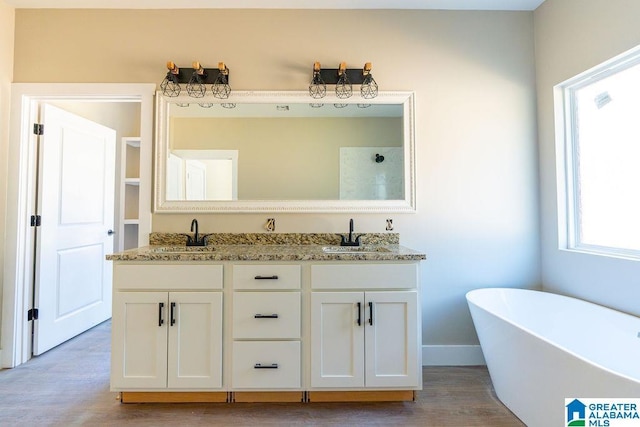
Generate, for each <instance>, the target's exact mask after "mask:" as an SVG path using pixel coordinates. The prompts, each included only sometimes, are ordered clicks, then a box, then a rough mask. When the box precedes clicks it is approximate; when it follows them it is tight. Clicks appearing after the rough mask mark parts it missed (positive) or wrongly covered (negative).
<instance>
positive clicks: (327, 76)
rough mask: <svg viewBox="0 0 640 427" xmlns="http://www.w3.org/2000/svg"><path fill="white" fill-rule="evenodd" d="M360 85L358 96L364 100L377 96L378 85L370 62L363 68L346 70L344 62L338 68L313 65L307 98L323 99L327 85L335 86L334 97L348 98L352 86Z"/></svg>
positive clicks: (315, 63) (351, 91)
mask: <svg viewBox="0 0 640 427" xmlns="http://www.w3.org/2000/svg"><path fill="white" fill-rule="evenodd" d="M354 84H356V85H360V95H361V96H362V97H363V98H365V99H372V98H375V97H376V96H378V83H376V81H375V79H374V78H373V75H372V74H371V62H367V63H366V64H364V67H363V68H361V69H360V68H354V69H351V68H347V63H346V62H341V63H340V65H339V66H338V68H325V69H323V68H322V67H321V66H320V63H319V62H314V63H313V77H312V79H311V83H310V84H309V96H311V97H312V98H314V99H320V98H324V97H325V95H326V94H327V85H335V92H336V97H337V98H340V99H346V98H350V97H351V96H352V95H353V85H354Z"/></svg>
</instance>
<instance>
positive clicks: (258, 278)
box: [254, 276, 278, 280]
mask: <svg viewBox="0 0 640 427" xmlns="http://www.w3.org/2000/svg"><path fill="white" fill-rule="evenodd" d="M254 279H256V280H278V276H256V277H254Z"/></svg>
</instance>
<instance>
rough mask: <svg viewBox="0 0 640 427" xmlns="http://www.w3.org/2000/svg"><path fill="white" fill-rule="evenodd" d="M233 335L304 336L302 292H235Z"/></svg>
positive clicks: (239, 336)
mask: <svg viewBox="0 0 640 427" xmlns="http://www.w3.org/2000/svg"><path fill="white" fill-rule="evenodd" d="M233 337H234V338H236V339H238V338H249V339H250V338H257V339H260V338H276V339H282V338H300V292H235V293H234V294H233Z"/></svg>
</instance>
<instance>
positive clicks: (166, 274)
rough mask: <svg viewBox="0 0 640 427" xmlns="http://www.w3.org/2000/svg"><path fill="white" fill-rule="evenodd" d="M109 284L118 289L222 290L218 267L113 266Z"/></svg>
mask: <svg viewBox="0 0 640 427" xmlns="http://www.w3.org/2000/svg"><path fill="white" fill-rule="evenodd" d="M113 283H114V284H117V287H118V289H184V290H191V289H197V290H210V289H222V265H212V264H184V263H180V264H155V263H146V264H128V263H127V264H117V265H116V267H115V269H114V276H113Z"/></svg>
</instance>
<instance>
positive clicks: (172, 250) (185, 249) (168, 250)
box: [149, 246, 216, 254]
mask: <svg viewBox="0 0 640 427" xmlns="http://www.w3.org/2000/svg"><path fill="white" fill-rule="evenodd" d="M215 250H216V248H215V246H161V247H157V248H151V249H149V252H154V253H161V254H178V253H193V252H213V251H215Z"/></svg>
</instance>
